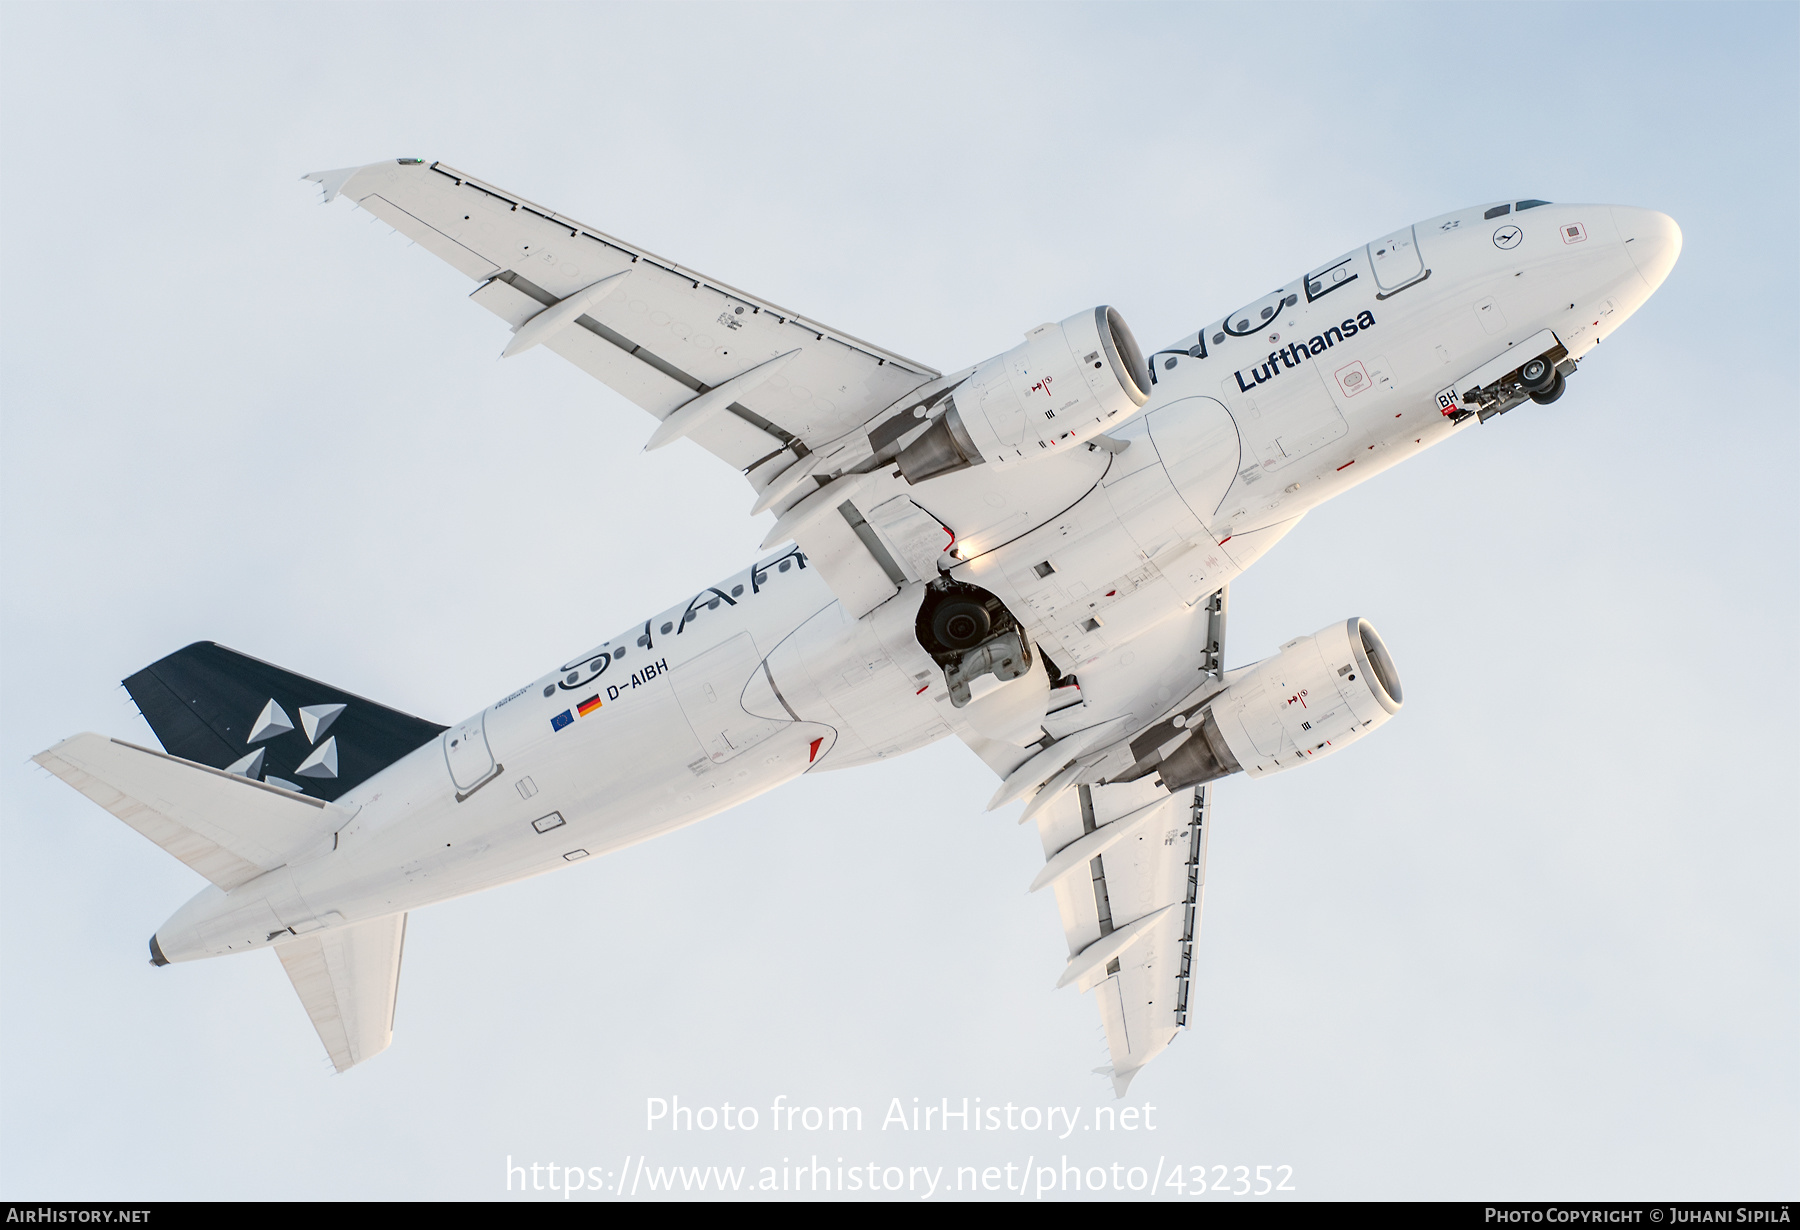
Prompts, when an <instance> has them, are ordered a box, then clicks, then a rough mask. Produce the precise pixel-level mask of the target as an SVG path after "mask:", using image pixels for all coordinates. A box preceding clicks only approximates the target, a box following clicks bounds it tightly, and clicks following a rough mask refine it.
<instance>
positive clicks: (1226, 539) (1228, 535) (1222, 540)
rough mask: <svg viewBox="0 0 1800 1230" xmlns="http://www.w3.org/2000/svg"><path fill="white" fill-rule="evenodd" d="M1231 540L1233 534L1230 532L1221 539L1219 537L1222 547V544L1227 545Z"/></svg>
mask: <svg viewBox="0 0 1800 1230" xmlns="http://www.w3.org/2000/svg"><path fill="white" fill-rule="evenodd" d="M1230 541H1231V535H1230V534H1227V535H1225V537H1223V538H1221V539H1219V545H1220V546H1221V547H1222V546H1224V545H1225V544H1226V543H1228V542H1230Z"/></svg>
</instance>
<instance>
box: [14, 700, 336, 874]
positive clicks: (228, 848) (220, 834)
mask: <svg viewBox="0 0 1800 1230" xmlns="http://www.w3.org/2000/svg"><path fill="white" fill-rule="evenodd" d="M32 759H33V760H35V761H36V762H37V763H38V764H40V765H42V766H43V767H44V768H46V769H48V770H50V771H51V772H52V773H54V774H56V776H58V777H60V778H62V779H63V780H64V781H65V782H67V783H69V785H71V786H73V787H75V789H77V790H79V791H80V792H81V793H82V794H85V795H86V796H87V797H88V798H90V799H92V800H93V801H94V802H96V803H98V804H100V806H102V807H104V808H106V810H107V811H109V812H111V813H112V814H113V815H115V816H117V817H118V818H119V819H121V820H123V821H124V822H125V823H126V824H129V825H130V826H131V827H132V828H134V829H136V830H137V831H138V832H140V833H142V834H143V835H144V836H146V837H148V838H149V839H150V840H151V841H153V842H155V843H156V844H157V845H159V846H161V847H162V848H163V849H165V850H167V851H168V852H169V853H170V854H173V855H174V856H175V857H176V858H178V859H180V860H181V861H182V862H184V863H186V864H187V865H188V866H189V867H192V868H193V869H194V870H195V871H198V872H199V873H200V874H201V875H203V876H205V877H206V878H207V879H208V880H211V881H212V882H213V883H214V884H217V885H218V886H219V887H220V888H222V889H225V890H227V891H229V890H230V889H233V888H235V887H237V886H238V885H239V884H244V883H247V882H248V881H250V880H253V879H255V878H256V877H257V876H259V875H261V874H262V873H263V872H265V871H271V870H273V869H274V868H276V867H279V866H281V865H282V864H283V863H285V862H286V861H287V860H288V856H289V855H291V854H292V853H293V852H294V851H296V850H299V849H302V848H304V847H306V846H309V845H312V844H314V843H315V842H318V841H321V840H323V839H324V838H325V837H327V836H329V835H330V834H331V833H333V832H335V831H336V830H337V829H338V828H339V827H340V826H341V824H342V822H343V820H344V818H345V813H344V812H343V810H342V809H340V808H337V807H333V806H331V805H330V804H328V803H324V802H322V801H320V800H318V799H309V798H306V797H305V796H304V795H298V794H293V793H290V792H289V791H286V790H280V789H277V788H276V787H274V786H266V785H263V784H262V783H260V782H254V781H251V780H250V779H249V778H246V777H239V776H236V775H235V774H231V773H226V772H223V771H222V770H219V769H212V768H208V767H207V766H205V765H201V764H195V763H193V762H192V761H189V760H181V759H178V758H177V757H174V756H168V755H165V754H163V753H162V752H153V751H151V750H149V749H148V748H142V747H138V746H136V745H135V744H131V743H125V742H122V741H120V740H118V739H108V738H106V737H105V736H104V735H96V734H92V733H89V734H79V735H75V736H73V737H71V738H68V739H64V740H63V741H62V742H61V743H58V744H57V745H56V746H55V747H53V748H50V749H49V750H47V751H43V752H39V753H38V754H37V755H36V756H34V757H32Z"/></svg>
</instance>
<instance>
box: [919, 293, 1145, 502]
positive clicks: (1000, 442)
mask: <svg viewBox="0 0 1800 1230" xmlns="http://www.w3.org/2000/svg"><path fill="white" fill-rule="evenodd" d="M1149 387H1150V378H1149V369H1148V368H1147V367H1146V366H1145V365H1144V356H1143V354H1142V352H1140V351H1139V350H1138V344H1137V340H1136V339H1135V338H1133V337H1132V336H1131V330H1130V328H1128V327H1127V326H1126V324H1125V318H1124V317H1122V316H1120V315H1119V314H1118V313H1117V312H1115V311H1114V310H1113V309H1112V308H1109V307H1097V308H1094V309H1093V310H1092V311H1088V312H1077V313H1076V314H1075V315H1073V316H1071V317H1069V318H1068V319H1067V320H1065V321H1063V322H1062V323H1061V324H1055V325H1039V326H1038V327H1037V328H1035V329H1033V330H1032V331H1031V332H1029V333H1027V334H1026V335H1025V340H1024V342H1022V343H1021V344H1019V345H1017V346H1014V347H1013V348H1012V349H1011V350H1009V351H1007V352H1006V353H1005V354H1003V355H997V356H996V357H994V358H992V359H989V360H988V361H987V362H985V363H982V364H979V365H977V366H976V367H975V369H974V370H973V371H972V372H970V373H969V376H968V377H967V378H966V379H965V380H963V381H962V382H961V383H960V384H958V385H957V386H956V388H955V390H954V392H952V393H951V395H950V396H949V397H948V398H946V399H945V400H944V402H943V403H942V407H943V408H942V411H941V413H938V414H936V415H935V416H934V417H933V418H932V420H931V424H930V426H929V427H928V428H927V429H926V430H925V432H924V433H923V434H921V435H920V436H918V437H917V438H916V439H914V440H913V441H911V442H910V443H909V444H908V445H907V446H906V447H905V448H904V449H902V450H901V451H900V454H899V463H900V470H901V473H903V474H905V475H906V477H907V479H908V480H909V481H910V482H915V483H917V482H922V481H924V480H925V479H927V478H933V477H936V476H937V475H939V474H948V473H950V472H951V471H952V470H960V469H963V468H964V467H966V466H972V465H980V464H981V463H983V462H986V463H988V464H990V465H1016V464H1017V463H1019V462H1021V461H1030V460H1033V459H1035V458H1037V457H1047V456H1050V455H1052V454H1054V453H1056V452H1059V451H1063V450H1066V449H1069V448H1073V447H1075V446H1076V445H1079V444H1081V443H1083V442H1084V441H1087V440H1089V439H1092V438H1093V437H1094V436H1097V435H1099V434H1100V433H1101V432H1102V431H1104V430H1105V429H1106V427H1107V425H1108V424H1109V423H1111V422H1113V421H1115V420H1116V419H1117V418H1118V417H1119V416H1120V415H1122V414H1127V413H1129V412H1130V411H1132V410H1135V409H1137V408H1138V407H1139V406H1141V405H1143V404H1144V403H1145V402H1146V401H1148V400H1149V399H1150V392H1149Z"/></svg>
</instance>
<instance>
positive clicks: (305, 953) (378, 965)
mask: <svg viewBox="0 0 1800 1230" xmlns="http://www.w3.org/2000/svg"><path fill="white" fill-rule="evenodd" d="M405 946H406V915H404V914H393V915H390V916H388V917H387V918H376V919H371V920H370V921H368V922H360V923H353V924H352V925H350V926H348V927H335V928H333V929H332V930H329V931H320V932H316V933H314V934H312V935H308V936H304V937H302V938H300V939H297V940H290V941H288V942H287V943H285V944H282V945H280V946H279V947H278V948H276V950H275V951H276V954H277V955H278V956H280V958H281V966H282V968H283V969H285V970H286V971H287V976H288V978H289V979H290V980H291V981H292V982H293V984H294V990H295V992H296V993H298V994H299V996H300V1003H301V1004H302V1005H303V1006H304V1007H305V1008H306V1015H307V1016H308V1017H310V1018H311V1019H312V1023H313V1028H314V1029H316V1030H317V1031H318V1033H319V1041H321V1042H323V1043H324V1044H325V1053H326V1054H328V1055H330V1056H331V1064H332V1066H333V1067H334V1068H336V1069H337V1070H338V1071H339V1072H342V1071H344V1070H345V1069H346V1068H350V1067H353V1066H355V1065H356V1064H359V1063H361V1062H362V1061H363V1060H365V1059H368V1058H371V1057H372V1056H375V1055H379V1054H380V1053H381V1052H382V1051H385V1050H386V1049H387V1048H388V1044H389V1043H391V1042H392V1041H393V1040H394V1007H395V1001H396V998H397V996H398V994H399V990H400V956H401V953H402V951H403V950H404V948H405Z"/></svg>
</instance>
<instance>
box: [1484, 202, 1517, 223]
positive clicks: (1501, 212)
mask: <svg viewBox="0 0 1800 1230" xmlns="http://www.w3.org/2000/svg"><path fill="white" fill-rule="evenodd" d="M1511 212H1512V206H1511V205H1496V206H1494V207H1493V208H1492V209H1490V210H1488V211H1487V212H1486V213H1484V214H1482V215H1481V216H1482V217H1484V218H1487V219H1489V220H1492V219H1494V218H1504V217H1506V215H1507V214H1509V213H1511Z"/></svg>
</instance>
